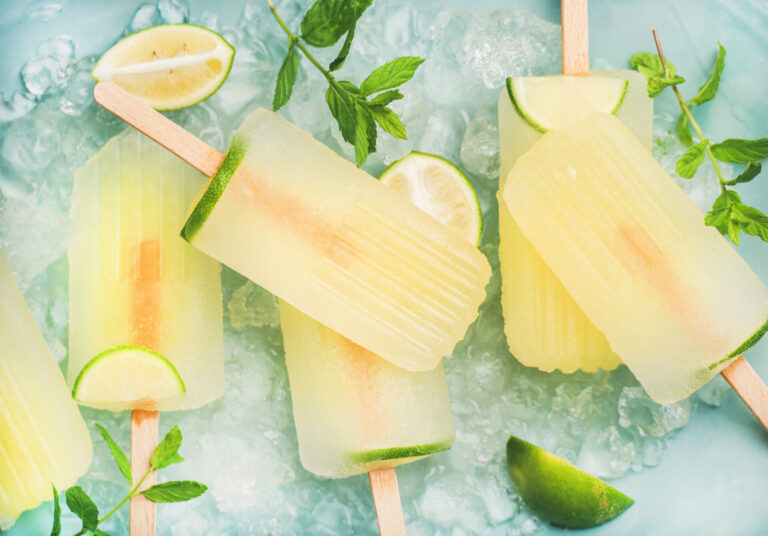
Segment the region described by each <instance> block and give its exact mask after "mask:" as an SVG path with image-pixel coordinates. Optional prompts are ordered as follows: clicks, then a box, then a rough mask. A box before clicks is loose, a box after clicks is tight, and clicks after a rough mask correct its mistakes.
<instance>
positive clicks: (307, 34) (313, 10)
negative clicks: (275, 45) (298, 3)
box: [301, 0, 373, 47]
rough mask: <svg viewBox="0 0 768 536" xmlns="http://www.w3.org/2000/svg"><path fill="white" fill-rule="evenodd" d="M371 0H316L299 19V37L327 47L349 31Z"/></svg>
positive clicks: (311, 43)
mask: <svg viewBox="0 0 768 536" xmlns="http://www.w3.org/2000/svg"><path fill="white" fill-rule="evenodd" d="M372 1H373V0H317V1H316V2H315V3H314V4H312V6H311V7H310V8H309V10H308V11H307V13H306V15H304V19H303V20H302V21H301V37H302V38H303V39H304V40H305V41H306V42H307V43H309V44H310V45H312V46H315V47H329V46H332V45H334V44H335V43H336V41H338V40H339V39H341V36H342V35H344V34H345V33H347V32H348V31H349V29H350V28H351V27H352V25H353V24H355V22H357V19H359V18H360V15H362V14H363V12H364V11H365V10H366V9H368V6H370V5H371V2H372Z"/></svg>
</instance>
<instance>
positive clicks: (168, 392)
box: [72, 346, 187, 411]
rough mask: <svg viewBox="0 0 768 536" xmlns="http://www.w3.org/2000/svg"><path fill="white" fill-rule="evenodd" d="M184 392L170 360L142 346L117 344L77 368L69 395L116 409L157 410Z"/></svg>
mask: <svg viewBox="0 0 768 536" xmlns="http://www.w3.org/2000/svg"><path fill="white" fill-rule="evenodd" d="M186 391H187V389H186V387H185V386H184V381H183V380H182V379H181V375H180V374H179V371H178V370H176V367H174V366H173V363H171V362H170V361H168V360H167V359H166V358H165V357H163V356H161V355H160V354H158V353H157V352H153V351H152V350H148V349H147V348H144V347H142V346H117V347H115V348H111V349H109V350H106V351H104V352H102V353H100V354H99V355H97V356H96V357H94V358H93V359H91V360H90V361H89V362H88V363H87V364H86V365H85V366H84V367H83V370H81V371H80V374H79V375H78V376H77V379H76V380H75V386H74V387H73V388H72V398H74V399H75V400H77V401H78V402H83V403H85V404H88V405H89V406H94V407H99V408H103V409H113V410H116V411H120V410H125V409H147V410H152V409H156V408H157V406H158V403H159V402H160V401H165V400H168V399H171V398H174V397H177V396H179V395H182V394H184V393H185V392H186Z"/></svg>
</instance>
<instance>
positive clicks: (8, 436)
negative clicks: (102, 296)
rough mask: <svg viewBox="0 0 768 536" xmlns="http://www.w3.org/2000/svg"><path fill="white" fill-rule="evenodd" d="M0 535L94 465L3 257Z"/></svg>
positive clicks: (84, 430)
mask: <svg viewBox="0 0 768 536" xmlns="http://www.w3.org/2000/svg"><path fill="white" fill-rule="evenodd" d="M0 341H2V344H1V345H0V530H5V529H7V528H9V527H10V526H11V525H12V524H13V523H14V521H15V520H16V518H17V517H18V516H19V514H21V512H23V511H24V510H29V509H32V508H35V507H36V506H37V505H39V504H40V503H41V502H43V501H48V500H51V499H52V498H53V493H52V489H51V483H53V484H54V485H55V486H56V488H57V489H59V490H62V489H65V488H68V487H70V486H72V485H73V484H74V483H75V482H76V481H77V479H78V478H79V477H80V476H81V475H83V474H84V473H85V472H86V471H87V470H88V467H89V466H90V465H91V457H92V454H93V449H92V446H91V438H90V435H89V434H88V429H87V428H86V426H85V422H84V421H83V418H82V417H81V416H80V412H79V411H78V409H77V405H76V404H75V402H74V401H73V400H72V397H71V395H70V392H69V389H68V388H67V384H66V382H65V381H64V377H63V376H62V374H61V370H60V369H59V366H58V364H57V363H56V358H55V357H54V356H53V354H52V353H51V351H50V350H49V349H48V346H47V345H46V343H45V340H44V339H43V336H42V334H41V333H40V330H39V329H38V327H37V325H36V324H35V321H34V319H33V318H32V313H31V312H30V310H29V307H28V306H27V303H26V302H25V301H24V297H23V296H22V294H21V290H20V289H19V287H18V286H17V284H16V281H15V279H14V278H13V274H12V273H11V267H10V266H9V265H8V261H6V260H5V257H4V256H3V254H2V252H0Z"/></svg>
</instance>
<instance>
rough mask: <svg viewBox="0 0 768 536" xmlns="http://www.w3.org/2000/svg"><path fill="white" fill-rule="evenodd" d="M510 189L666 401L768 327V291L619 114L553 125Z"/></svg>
mask: <svg viewBox="0 0 768 536" xmlns="http://www.w3.org/2000/svg"><path fill="white" fill-rule="evenodd" d="M502 197H503V200H504V202H505V203H506V204H507V207H508V208H509V211H510V214H511V215H512V217H513V218H514V219H515V221H516V222H517V223H518V225H519V226H520V229H521V230H522V232H523V234H524V235H525V237H526V238H527V239H528V240H530V242H531V243H532V244H533V246H534V247H535V248H536V250H537V251H538V253H539V254H540V255H541V257H542V259H543V260H544V262H545V263H546V264H547V265H548V266H549V267H550V268H551V269H552V271H553V273H554V274H555V276H556V277H557V278H558V279H559V280H560V281H561V282H562V283H563V285H564V286H565V288H566V289H567V290H568V292H569V293H570V295H571V296H572V297H573V299H574V300H575V301H576V303H577V304H578V306H579V307H580V308H581V309H582V310H583V311H584V313H585V314H586V315H587V317H588V318H589V319H590V320H591V321H592V322H593V323H594V324H595V326H596V327H597V328H598V329H599V330H601V331H602V332H603V333H605V335H606V337H607V339H608V341H609V343H610V345H611V347H612V348H613V349H615V350H616V352H617V353H618V354H619V355H620V356H621V357H622V360H623V361H624V362H625V363H626V364H627V365H628V366H629V368H630V369H631V370H632V372H633V373H634V374H635V376H636V377H637V378H638V380H640V382H641V383H642V384H643V386H644V387H645V389H646V390H647V391H648V394H649V395H650V396H651V397H652V398H653V399H654V400H656V401H657V402H659V403H663V404H666V403H671V402H674V401H676V400H680V399H681V398H684V397H686V396H688V395H689V394H690V393H692V392H693V391H695V390H696V389H698V388H699V387H701V386H702V385H703V384H704V383H706V382H707V381H708V380H709V379H710V378H711V377H712V376H713V375H715V374H717V373H718V372H719V371H720V370H722V369H724V368H725V367H726V366H728V365H729V364H730V363H731V362H732V360H734V358H736V356H738V355H739V354H740V353H741V352H743V351H744V350H746V349H747V348H749V347H750V346H752V345H753V344H755V343H756V342H757V341H758V340H759V339H760V337H761V336H762V335H763V334H764V332H765V331H766V329H767V328H768V322H767V321H766V319H768V290H767V289H766V288H765V286H764V285H763V284H762V282H761V281H760V280H759V278H758V277H757V276H756V275H755V274H754V272H752V270H751V269H750V268H749V266H748V265H747V264H746V263H745V262H744V261H743V260H742V259H741V257H739V256H738V255H737V254H736V252H735V251H734V250H733V248H731V247H730V246H729V245H728V243H727V242H726V241H725V239H724V238H723V237H722V236H721V235H720V234H719V233H718V232H717V231H716V230H715V229H714V228H712V227H707V226H706V225H704V222H703V215H702V214H701V212H699V210H698V209H697V208H696V207H695V205H694V204H693V203H692V202H691V200H690V199H689V198H688V197H687V196H686V195H685V194H684V193H683V192H682V190H680V188H679V187H678V186H677V185H676V184H675V183H674V181H673V180H672V178H671V177H670V176H669V175H668V174H667V173H666V172H665V171H664V169H663V168H662V167H661V166H660V165H659V164H658V162H656V161H655V160H654V159H653V157H652V156H651V154H650V153H649V152H648V150H647V148H646V147H645V146H644V145H643V144H642V143H641V142H640V141H638V139H637V138H636V136H635V135H633V134H632V132H631V131H630V130H629V129H628V128H627V127H626V126H624V125H622V123H621V121H619V120H618V119H616V118H615V117H613V116H611V115H608V114H601V113H590V114H587V115H585V116H583V117H582V118H580V119H578V120H576V121H574V122H573V123H571V124H569V125H567V126H564V127H562V128H560V129H555V130H551V131H549V132H547V133H546V134H545V135H544V136H542V138H541V139H540V140H539V141H538V142H536V143H535V144H534V145H533V147H531V149H530V150H529V151H528V152H527V153H526V154H525V155H523V156H522V157H520V158H519V159H518V160H517V162H516V163H515V165H514V167H513V168H512V170H511V171H510V174H509V177H508V180H507V182H506V185H505V186H504V190H503V193H502Z"/></svg>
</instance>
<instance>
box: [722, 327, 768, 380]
mask: <svg viewBox="0 0 768 536" xmlns="http://www.w3.org/2000/svg"><path fill="white" fill-rule="evenodd" d="M766 332H768V320H766V321H765V322H764V323H763V325H762V326H760V327H759V328H758V330H757V331H755V332H754V333H753V334H752V335H751V336H750V337H749V338H748V339H747V340H746V341H744V343H742V344H741V346H739V347H738V348H736V349H735V350H734V351H733V352H731V353H730V354H728V355H727V356H726V357H724V358H723V359H721V360H720V361H717V362H715V363H712V364H711V365H710V366H709V370H710V371H711V370H714V369H717V368H718V367H719V366H720V365H722V364H724V363H726V362H728V361H730V360H731V359H733V358H734V357H738V356H739V355H741V354H743V353H744V352H746V351H747V350H749V349H750V348H752V347H753V346H754V345H756V344H757V343H758V342H759V341H760V339H762V338H763V335H765V333H766ZM707 380H709V378H707Z"/></svg>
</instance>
